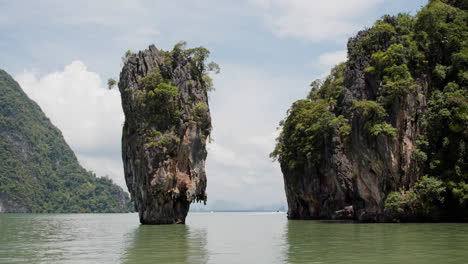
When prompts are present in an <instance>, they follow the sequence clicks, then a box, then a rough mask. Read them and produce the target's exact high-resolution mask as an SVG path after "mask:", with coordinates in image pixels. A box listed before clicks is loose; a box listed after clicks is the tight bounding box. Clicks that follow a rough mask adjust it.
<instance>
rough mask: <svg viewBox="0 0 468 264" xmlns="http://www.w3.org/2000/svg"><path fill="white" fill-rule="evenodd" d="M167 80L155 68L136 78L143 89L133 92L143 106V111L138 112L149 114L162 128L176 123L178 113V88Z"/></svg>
mask: <svg viewBox="0 0 468 264" xmlns="http://www.w3.org/2000/svg"><path fill="white" fill-rule="evenodd" d="M168 82H170V81H169V80H167V79H165V78H164V77H163V76H162V74H161V72H160V71H159V70H158V69H156V70H155V71H154V72H152V73H150V74H148V75H147V76H145V77H144V78H141V79H140V80H138V83H139V84H140V85H142V86H143V89H142V90H136V91H135V92H134V95H135V97H136V98H137V101H138V102H140V104H141V106H142V108H143V112H142V113H140V114H144V115H145V116H151V117H152V120H153V121H155V123H157V124H159V128H160V129H162V130H166V129H167V128H169V127H172V126H174V125H176V122H178V120H179V115H180V110H179V102H178V97H179V89H178V88H177V87H175V86H172V85H170V84H168Z"/></svg>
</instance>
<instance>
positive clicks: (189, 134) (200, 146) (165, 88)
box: [119, 44, 211, 224]
mask: <svg viewBox="0 0 468 264" xmlns="http://www.w3.org/2000/svg"><path fill="white" fill-rule="evenodd" d="M208 54H209V53H208V51H207V50H206V49H204V48H195V49H184V44H177V45H176V46H175V47H174V50H173V51H171V52H167V51H162V50H158V49H157V48H156V47H155V46H154V45H151V46H149V48H148V49H147V50H144V51H140V52H138V53H136V54H135V53H127V55H126V57H125V58H124V66H123V69H122V71H121V73H120V80H119V89H120V92H121V98H122V106H123V110H124V113H125V123H124V127H123V133H122V159H123V164H124V171H125V180H126V183H127V186H128V189H129V192H130V194H131V197H132V200H133V201H134V204H135V209H136V210H137V211H138V212H139V217H140V222H141V223H142V224H183V223H185V217H186V215H187V213H188V210H189V206H190V203H191V202H199V201H200V202H205V201H206V198H207V196H206V192H205V189H206V182H207V180H206V172H205V159H206V157H207V150H206V142H207V139H208V138H209V135H210V131H211V117H210V112H209V108H208V94H207V91H208V90H209V89H210V87H211V81H210V79H209V77H208V76H207V75H206V73H207V71H208V70H209V69H208V68H207V66H206V65H205V64H204V61H205V59H206V58H207V56H208Z"/></svg>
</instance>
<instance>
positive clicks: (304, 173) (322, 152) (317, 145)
mask: <svg viewBox="0 0 468 264" xmlns="http://www.w3.org/2000/svg"><path fill="white" fill-rule="evenodd" d="M467 21H468V17H467V13H466V4H465V2H463V1H461V2H460V1H450V0H447V1H439V0H434V1H430V3H429V4H428V5H427V6H426V7H425V8H423V10H421V11H420V12H419V13H418V14H417V15H416V16H415V17H411V16H409V15H406V14H400V15H398V16H384V17H383V18H382V19H381V20H379V21H377V22H376V23H375V25H374V26H373V27H372V28H369V29H367V30H363V31H361V32H359V33H358V34H357V36H355V37H353V38H351V39H350V40H349V42H348V60H347V61H346V62H345V63H342V64H340V65H338V66H336V67H335V68H334V69H333V70H332V71H331V74H330V76H329V77H327V78H326V79H325V80H323V81H321V80H316V81H314V82H313V83H312V84H311V86H312V90H311V91H310V94H309V96H308V98H307V99H304V100H299V101H297V102H295V103H294V104H293V106H292V107H291V109H290V110H289V112H288V117H287V118H286V119H285V120H284V121H282V123H281V125H282V132H281V135H280V136H279V138H278V144H277V146H276V149H275V150H274V152H273V153H272V156H273V157H275V158H277V159H278V160H279V162H280V164H281V169H282V172H283V175H284V182H285V191H286V196H287V200H288V205H289V212H288V217H289V218H290V219H339V218H348V219H357V220H360V221H437V220H446V221H452V220H457V221H459V220H463V219H465V220H466V218H467V217H468V210H467V205H468V185H467V183H468V171H467V162H466V151H465V144H466V142H467V132H466V131H467V128H468V118H467V116H468V108H467V107H468V104H467V95H468V91H467V84H468V75H467V74H468V72H467V63H468V53H467V52H468V46H467V42H468V38H467V36H468V35H467V32H468V31H467V29H468V28H467Z"/></svg>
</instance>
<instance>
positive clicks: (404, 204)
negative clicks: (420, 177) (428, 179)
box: [384, 190, 417, 212]
mask: <svg viewBox="0 0 468 264" xmlns="http://www.w3.org/2000/svg"><path fill="white" fill-rule="evenodd" d="M384 204H385V208H389V209H391V210H393V211H395V212H398V211H399V210H409V211H412V212H414V211H415V210H416V207H417V196H416V194H415V192H414V191H413V190H409V191H406V192H405V191H402V190H401V191H399V192H391V193H389V194H388V195H387V198H386V199H385V202H384Z"/></svg>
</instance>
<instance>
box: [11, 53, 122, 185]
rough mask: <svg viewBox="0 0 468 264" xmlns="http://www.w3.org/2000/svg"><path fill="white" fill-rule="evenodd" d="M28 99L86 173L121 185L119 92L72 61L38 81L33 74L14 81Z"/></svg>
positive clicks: (21, 76)
mask: <svg viewBox="0 0 468 264" xmlns="http://www.w3.org/2000/svg"><path fill="white" fill-rule="evenodd" d="M15 79H16V80H17V81H18V82H19V84H20V85H21V87H22V88H23V89H24V91H25V92H26V93H27V94H28V96H29V97H30V98H31V99H33V100H34V101H36V102H37V103H38V104H39V106H40V107H41V108H42V110H43V111H44V112H45V114H46V115H47V116H48V117H49V118H50V119H51V121H52V123H53V124H55V125H56V126H57V127H58V128H59V129H60V130H61V131H62V133H63V135H64V137H65V140H66V141H67V142H68V144H70V146H71V147H72V149H73V150H74V151H75V153H76V154H77V156H78V158H79V160H80V162H81V163H82V164H83V165H85V167H86V169H88V170H92V171H94V172H96V173H97V174H98V176H104V175H108V176H109V177H111V178H113V179H114V180H115V181H116V182H118V183H120V184H121V185H122V183H123V181H122V179H123V173H122V165H121V161H120V157H121V155H120V137H121V132H122V124H123V121H124V116H123V112H122V108H121V104H120V94H119V92H118V91H117V90H115V89H114V90H109V89H107V88H106V87H105V86H104V83H103V80H102V79H101V77H100V76H99V75H98V74H97V73H94V72H90V71H88V69H87V68H86V66H85V64H84V63H83V62H81V61H74V62H72V63H71V64H70V65H67V66H66V67H65V69H64V70H63V71H59V72H53V73H49V74H46V75H44V76H42V77H38V76H37V73H35V72H34V71H30V70H29V71H28V70H26V71H24V72H22V73H20V74H17V75H16V76H15Z"/></svg>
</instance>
